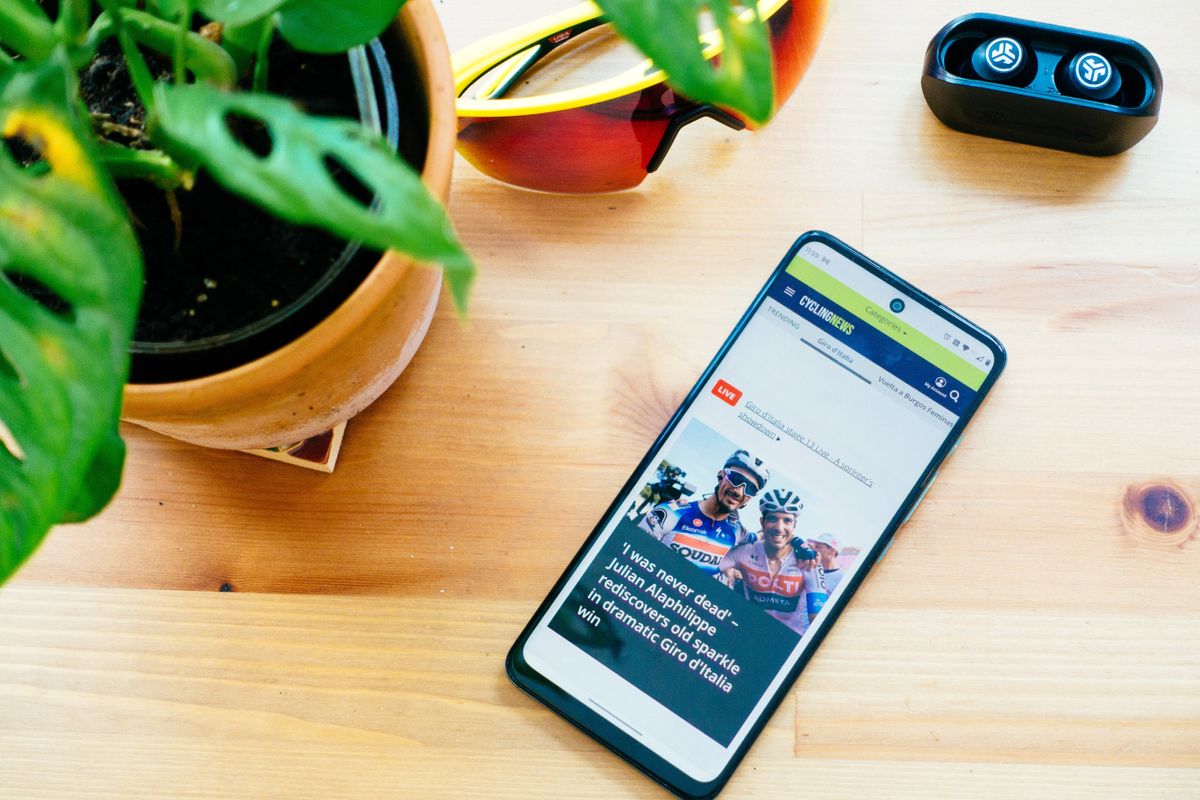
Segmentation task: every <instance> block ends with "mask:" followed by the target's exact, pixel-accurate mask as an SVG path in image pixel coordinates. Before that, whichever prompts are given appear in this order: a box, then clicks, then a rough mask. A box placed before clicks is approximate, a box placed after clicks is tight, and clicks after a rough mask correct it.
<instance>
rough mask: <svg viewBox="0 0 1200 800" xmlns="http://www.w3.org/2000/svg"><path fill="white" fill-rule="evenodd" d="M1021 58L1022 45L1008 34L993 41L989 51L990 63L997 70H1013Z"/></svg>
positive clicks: (988, 58)
mask: <svg viewBox="0 0 1200 800" xmlns="http://www.w3.org/2000/svg"><path fill="white" fill-rule="evenodd" d="M1020 60H1021V45H1020V44H1018V43H1017V40H1016V39H1010V38H1008V37H1007V36H1003V37H1001V38H999V39H997V40H996V41H994V42H992V46H991V47H989V48H988V51H987V61H988V65H989V66H990V67H991V68H992V69H994V70H996V71H997V72H1012V71H1013V70H1014V69H1016V68H1017V63H1018V62H1019V61H1020Z"/></svg>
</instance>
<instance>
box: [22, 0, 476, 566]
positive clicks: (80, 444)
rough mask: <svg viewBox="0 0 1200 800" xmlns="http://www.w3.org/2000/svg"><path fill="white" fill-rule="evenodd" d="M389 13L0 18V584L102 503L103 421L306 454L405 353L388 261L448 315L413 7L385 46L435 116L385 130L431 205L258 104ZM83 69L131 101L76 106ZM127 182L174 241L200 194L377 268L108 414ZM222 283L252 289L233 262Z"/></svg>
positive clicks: (352, 141) (320, 127) (406, 283)
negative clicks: (212, 194)
mask: <svg viewBox="0 0 1200 800" xmlns="http://www.w3.org/2000/svg"><path fill="white" fill-rule="evenodd" d="M193 5H194V7H193ZM403 5H404V0H358V2H355V3H331V2H329V0H196V2H195V3H194V4H193V3H192V2H190V0H146V1H145V2H132V0H102V2H100V3H99V4H93V3H91V2H88V1H86V0H61V2H58V3H54V2H45V3H38V2H35V1H34V0H0V135H2V136H3V137H4V146H3V147H0V272H2V277H0V577H3V576H7V575H8V574H9V573H10V572H11V571H12V570H13V569H15V567H16V566H17V565H18V564H19V563H20V562H21V561H22V560H23V559H24V558H25V557H26V556H27V555H28V553H29V552H31V551H32V549H33V548H34V546H36V544H37V542H38V541H39V540H40V539H41V538H42V536H43V535H44V533H45V531H46V530H47V529H48V528H49V527H50V526H51V525H52V524H54V523H56V522H60V521H72V520H78V519H84V518H87V517H88V516H90V515H91V514H93V513H95V512H96V511H98V510H99V509H100V508H102V507H103V505H104V504H105V503H106V502H107V501H108V499H109V498H110V497H111V495H112V493H113V492H114V491H115V489H116V486H117V484H118V482H119V477H120V471H121V465H122V462H123V457H124V445H123V443H122V442H121V440H120V438H119V436H118V435H117V420H118V417H119V415H120V414H121V410H122V404H123V403H124V408H125V413H126V415H127V416H129V417H130V418H132V419H133V420H135V421H138V422H141V423H143V424H146V425H149V426H151V427H155V428H158V429H160V430H163V431H165V432H168V433H171V434H173V435H177V436H180V437H181V438H186V439H189V440H191V441H196V442H198V443H202V444H211V445H215V446H225V447H253V446H267V445H271V444H279V443H281V442H284V441H289V440H291V439H294V438H302V437H303V436H304V435H308V434H310V433H315V432H319V431H320V430H323V429H326V428H328V427H331V425H332V424H333V422H336V421H340V420H342V419H346V418H347V417H349V416H351V415H352V414H353V413H355V412H356V411H357V410H359V409H361V408H362V407H363V406H365V405H366V404H367V403H368V402H370V400H372V399H374V397H376V396H378V394H379V393H381V392H382V391H383V390H384V389H385V388H386V386H387V385H388V384H389V383H390V382H391V380H393V379H394V378H395V377H396V375H397V374H398V373H399V371H400V369H402V368H403V365H404V363H406V361H407V359H408V358H409V357H411V355H412V351H413V350H414V349H415V347H416V345H417V344H418V343H419V340H420V337H421V336H422V335H423V333H424V329H425V326H427V325H428V320H429V317H430V315H431V314H432V311H433V306H434V303H435V301H436V297H437V292H438V286H439V284H440V275H439V274H438V273H434V272H432V271H429V270H423V269H416V268H413V267H412V265H411V263H410V262H409V261H408V260H407V259H405V258H403V257H402V256H401V255H399V254H404V255H405V256H409V257H413V258H415V259H418V260H420V261H423V262H429V263H437V264H441V265H442V266H443V267H445V271H446V275H447V277H448V278H449V284H450V287H451V289H452V293H453V294H454V297H455V299H456V301H457V302H458V303H459V304H460V307H461V304H462V302H463V300H464V298H465V292H466V289H467V285H468V283H469V280H470V276H471V272H472V267H471V264H470V261H469V259H468V258H467V257H466V255H465V253H464V252H463V251H462V249H461V247H460V246H459V244H458V242H457V240H456V238H455V236H454V234H453V231H452V229H451V227H450V225H449V222H448V219H447V218H446V215H445V213H444V211H443V209H442V208H441V205H440V203H439V202H438V200H437V199H436V197H435V196H434V193H436V194H439V195H443V196H444V194H445V192H446V189H447V187H448V182H449V170H450V164H451V158H452V145H453V98H452V95H451V94H450V93H451V89H450V86H451V76H450V74H449V59H448V56H447V54H446V53H445V45H444V42H443V40H442V39H441V35H440V29H439V28H438V26H437V22H436V17H435V16H434V15H433V12H432V9H431V7H430V6H429V4H428V2H427V0H414V2H413V3H412V4H411V7H408V8H405V9H402V10H401V13H400V17H399V22H398V23H397V24H398V26H399V33H398V34H396V35H395V36H393V38H396V39H401V40H406V41H407V42H409V43H410V45H411V46H410V47H409V52H410V55H411V60H412V61H413V68H414V69H415V70H416V72H417V73H418V74H419V75H420V76H421V77H422V80H423V81H426V82H427V83H428V84H429V85H426V86H425V87H424V88H423V94H427V95H428V96H429V97H431V98H433V99H434V102H433V103H432V104H429V105H428V107H429V108H430V109H431V110H428V111H427V110H426V108H425V106H426V102H425V98H424V97H421V98H420V100H421V102H420V104H419V105H415V106H410V107H409V108H408V109H406V112H405V113H406V114H407V115H408V116H409V117H419V118H420V127H421V128H422V129H425V128H427V129H428V130H430V131H431V132H432V133H433V135H434V136H435V137H436V138H434V139H431V140H428V141H427V143H421V144H420V147H419V150H420V151H421V156H422V158H423V160H424V162H425V166H426V175H427V180H428V182H429V183H430V185H431V188H432V189H433V193H431V191H430V190H429V189H428V188H426V187H425V185H423V184H422V182H421V178H420V177H419V176H418V174H417V172H416V171H415V170H414V169H413V168H412V167H410V166H408V165H407V164H405V163H404V161H403V160H402V159H401V158H398V157H397V156H396V155H395V153H393V152H392V151H391V148H390V147H389V146H388V144H387V142H386V140H384V139H383V137H381V136H377V135H372V134H370V133H368V132H367V131H365V130H364V127H363V126H362V125H361V124H359V123H358V122H356V121H349V120H344V119H334V118H329V117H321V116H314V115H308V114H305V113H303V112H302V111H301V110H300V109H299V108H297V106H296V105H295V104H294V103H293V102H291V101H289V100H287V99H284V98H282V97H277V96H273V95H272V94H270V93H268V92H266V91H264V89H265V88H266V87H267V86H268V80H270V73H271V72H272V70H271V69H270V67H271V63H272V60H273V59H275V58H276V54H277V53H278V52H279V50H280V48H284V49H286V50H289V51H292V52H299V53H301V54H317V55H316V56H314V58H317V57H319V54H323V53H345V52H347V51H353V50H354V48H356V47H359V46H361V45H364V44H365V43H367V42H369V41H370V40H372V39H373V38H375V37H376V36H378V35H379V34H381V32H383V31H384V29H385V28H388V26H389V25H391V24H392V23H393V20H396V19H397V11H398V9H400V7H401V6H403ZM331 12H335V13H331ZM422 48H425V49H422ZM102 61H103V62H106V63H110V64H111V63H117V64H118V66H119V68H114V69H111V70H109V72H110V73H114V74H115V73H118V72H123V73H124V74H125V75H127V76H128V78H127V80H126V81H125V83H126V84H127V88H128V90H129V92H128V94H129V96H128V97H124V96H122V95H121V94H120V92H121V89H122V87H121V86H119V85H117V86H115V88H113V87H112V86H108V84H113V85H115V84H120V83H121V81H120V80H116V79H108V80H107V83H106V82H105V81H100V83H106V91H104V92H100V93H99V95H100V96H99V99H98V100H97V99H96V98H94V97H89V103H88V104H87V105H85V103H84V100H83V97H82V93H81V85H85V84H86V82H87V80H88V79H89V78H90V77H91V76H93V74H94V73H95V72H97V71H99V70H98V69H97V68H96V65H97V64H98V63H99V62H102ZM301 61H302V63H306V62H303V59H301ZM106 68H107V67H106ZM275 72H276V78H278V77H279V71H278V70H275ZM107 77H108V78H111V75H108V76H107ZM283 77H286V76H283ZM380 77H381V76H380V75H376V76H375V79H374V80H370V79H368V80H367V81H359V83H368V84H369V85H372V86H373V85H375V84H376V83H377V82H378V80H379V79H380ZM85 88H87V89H90V88H91V87H89V86H86V85H85ZM108 89H111V91H107V90H108ZM112 93H116V94H117V97H118V100H117V102H115V103H113V102H111V100H112V98H111V97H107V95H108V94H112ZM336 93H337V92H336V91H335V94H336ZM340 93H342V94H345V95H350V96H353V94H354V87H353V86H351V85H346V86H345V87H343V89H342V90H341V92H340ZM360 99H361V98H360ZM105 102H108V105H107V106H105V105H104V103H105ZM126 110H128V113H126ZM367 113H369V109H368V112H367ZM419 166H420V164H418V167H419ZM132 178H139V179H143V180H144V181H147V182H150V183H152V184H153V185H154V188H155V190H156V193H157V194H158V195H159V196H160V197H165V198H166V205H167V206H169V207H170V208H171V212H172V213H171V214H170V216H171V217H172V218H173V219H174V221H175V222H176V223H177V226H176V227H178V228H184V229H188V228H189V227H190V226H191V225H192V223H193V221H194V219H195V217H193V216H190V215H189V216H187V217H184V216H183V213H181V212H180V209H179V208H178V205H180V204H179V203H178V202H177V201H178V200H179V198H180V197H182V196H184V195H185V194H186V193H187V192H189V190H196V189H197V187H198V186H199V185H200V184H201V182H202V181H203V182H208V183H215V184H219V185H220V187H221V188H222V189H223V190H224V191H225V192H227V193H228V194H227V196H228V197H230V198H233V199H245V200H248V201H249V202H250V204H251V205H253V206H258V207H261V208H263V209H266V211H268V212H269V214H270V215H271V216H273V217H280V218H283V219H285V220H288V221H289V222H290V223H293V224H294V225H297V226H309V227H316V228H320V229H322V230H324V231H328V232H330V233H332V234H334V235H335V236H337V237H339V238H340V239H343V240H347V241H352V242H362V243H365V245H367V246H370V247H374V248H377V249H378V250H380V251H383V250H386V251H387V254H386V255H384V256H383V257H382V259H381V260H380V261H379V264H378V266H374V268H371V269H369V271H368V273H367V274H366V276H365V277H363V278H362V280H361V282H360V283H359V285H357V286H355V287H351V290H350V291H349V297H347V298H345V299H344V300H342V301H341V302H340V305H338V306H337V308H336V310H335V311H333V312H332V313H330V314H329V315H328V316H327V317H325V318H324V319H321V320H319V321H318V322H317V323H316V324H315V325H314V326H313V327H311V329H309V330H307V331H301V332H300V333H299V334H298V335H296V337H295V339H294V340H292V341H288V342H286V343H285V344H283V345H282V346H280V347H278V348H276V349H274V350H272V351H270V352H267V353H265V354H261V355H259V356H257V357H255V358H254V359H253V360H251V361H250V362H249V363H245V364H239V365H235V366H233V367H232V368H225V369H220V370H219V371H217V372H215V373H213V374H201V375H199V376H189V377H188V378H187V379H184V380H167V381H166V382H165V383H163V382H158V383H150V382H147V383H146V384H144V385H139V386H133V387H131V388H130V389H129V390H128V392H127V393H125V394H124V395H123V391H124V385H125V380H126V377H127V375H128V374H129V351H130V342H131V338H132V337H133V332H134V330H135V325H136V324H137V319H138V302H139V297H140V296H141V294H142V291H143V286H142V275H143V263H142V262H143V259H142V256H141V252H140V248H139V244H138V237H137V235H136V234H135V221H134V219H133V218H132V217H131V215H130V213H129V212H128V210H127V206H133V207H135V208H136V206H135V205H134V203H135V201H134V200H132V199H131V195H130V192H128V191H126V192H125V193H124V196H122V194H121V193H120V192H118V189H117V185H116V184H117V180H118V179H122V180H127V179H132ZM160 202H161V201H160ZM218 210H220V209H218ZM183 211H189V212H190V209H186V208H185V209H183ZM239 213H240V212H239ZM235 221H236V220H235ZM140 222H141V219H140V216H139V219H138V223H140ZM218 236H219V234H218ZM238 269H240V270H242V271H245V272H249V273H254V278H255V280H261V279H264V276H263V273H264V272H265V270H264V269H263V268H262V265H261V264H258V263H254V261H253V260H250V261H248V262H247V263H242V264H239V265H238ZM283 271H285V272H286V271H287V265H286V264H285V265H284V270H283ZM212 294H213V295H219V289H216V288H214V291H213V292H212ZM268 308H269V306H268ZM306 394H309V395H311V396H306ZM310 409H311V410H310Z"/></svg>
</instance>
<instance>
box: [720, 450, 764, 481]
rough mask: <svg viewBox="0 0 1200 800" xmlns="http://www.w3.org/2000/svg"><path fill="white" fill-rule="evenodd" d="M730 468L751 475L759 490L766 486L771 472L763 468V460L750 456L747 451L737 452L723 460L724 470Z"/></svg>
mask: <svg viewBox="0 0 1200 800" xmlns="http://www.w3.org/2000/svg"><path fill="white" fill-rule="evenodd" d="M730 467H737V468H738V469H740V470H742V471H743V472H745V473H747V474H749V475H753V476H754V479H755V480H757V481H758V488H759V489H762V488H763V487H764V486H766V485H767V481H769V480H770V479H771V471H770V470H768V469H767V468H766V467H765V466H763V460H762V459H761V458H755V457H754V456H752V455H750V451H749V450H738V451H736V452H735V453H734V454H733V455H731V456H730V457H729V458H727V459H725V469H729V468H730Z"/></svg>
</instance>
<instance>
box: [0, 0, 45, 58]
mask: <svg viewBox="0 0 1200 800" xmlns="http://www.w3.org/2000/svg"><path fill="white" fill-rule="evenodd" d="M0 42H4V44H5V45H6V46H7V47H8V48H9V49H10V50H14V51H16V52H17V53H20V54H21V55H23V56H25V57H26V58H28V59H32V60H40V59H43V58H46V57H47V56H48V55H50V51H52V50H53V49H54V46H55V45H56V44H58V37H57V36H56V35H55V33H54V25H53V24H51V22H50V19H49V18H48V17H47V16H46V14H45V13H44V12H40V13H34V12H33V11H32V10H31V9H30V7H29V6H28V5H26V4H25V3H22V2H20V0H0Z"/></svg>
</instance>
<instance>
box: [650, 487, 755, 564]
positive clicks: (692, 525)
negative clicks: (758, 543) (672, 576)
mask: <svg viewBox="0 0 1200 800" xmlns="http://www.w3.org/2000/svg"><path fill="white" fill-rule="evenodd" d="M701 502H702V501H700V500H695V501H693V502H691V503H685V502H683V501H682V500H676V501H674V502H670V503H660V504H659V505H657V506H655V507H654V508H652V509H650V513H648V514H646V516H645V517H643V518H642V521H641V522H640V523H638V527H639V528H641V529H642V530H644V531H646V532H647V533H649V534H650V535H651V536H653V537H654V538H656V539H658V540H659V541H660V542H662V543H663V544H665V545H667V546H668V547H670V548H671V549H673V550H674V551H675V552H677V553H679V555H681V556H683V557H684V558H686V559H688V560H689V561H691V562H692V563H693V564H695V565H696V566H697V567H699V568H700V569H702V570H704V571H705V572H707V573H708V574H709V575H712V576H714V577H720V576H721V573H720V570H719V569H718V566H719V565H720V563H721V558H722V557H723V556H724V555H725V554H726V553H728V552H729V550H730V548H732V547H734V546H735V545H738V544H741V543H742V542H744V541H745V540H746V529H745V528H744V527H742V523H740V522H739V521H738V519H737V517H736V516H734V515H733V514H730V515H729V516H728V517H726V518H725V519H721V520H716V519H713V518H712V517H710V516H708V515H707V514H705V513H704V512H703V511H701V510H700V503H701Z"/></svg>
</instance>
